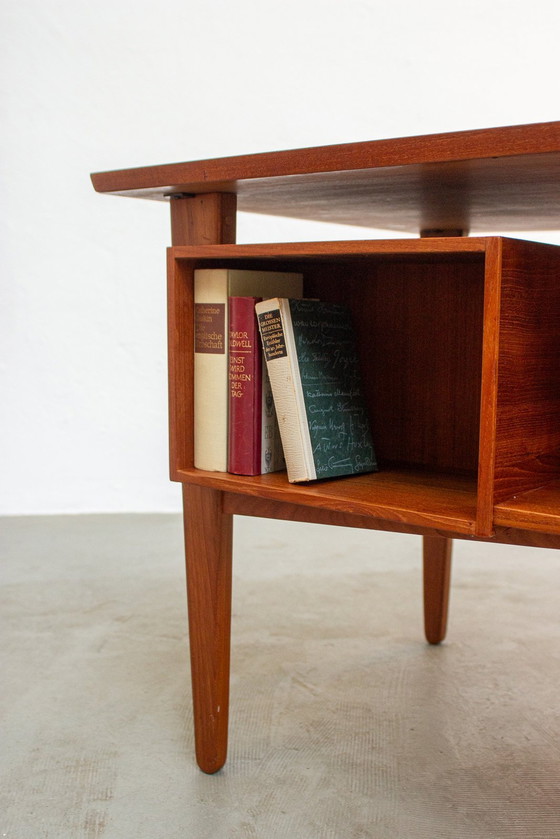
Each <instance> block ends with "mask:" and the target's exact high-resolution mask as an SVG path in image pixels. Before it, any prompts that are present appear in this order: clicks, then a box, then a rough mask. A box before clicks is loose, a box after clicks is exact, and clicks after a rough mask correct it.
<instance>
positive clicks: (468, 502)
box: [174, 468, 476, 535]
mask: <svg viewBox="0 0 560 839" xmlns="http://www.w3.org/2000/svg"><path fill="white" fill-rule="evenodd" d="M174 479H175V480H178V481H181V482H183V483H191V484H197V485H199V486H207V487H210V488H213V489H218V490H222V491H224V492H230V493H241V494H243V495H252V496H256V497H260V498H266V499H268V500H272V501H281V502H284V503H288V504H299V505H303V506H309V507H317V508H320V509H323V510H332V511H336V512H341V513H351V514H353V515H358V516H371V517H373V518H378V519H383V520H385V521H393V522H398V523H402V524H408V525H415V526H419V527H430V528H437V529H442V530H445V531H448V532H452V533H462V534H468V535H473V534H474V532H475V521H476V479H475V478H474V477H463V476H457V475H448V474H439V473H434V472H426V471H424V470H422V471H415V470H408V469H395V468H391V469H383V470H382V471H380V472H376V473H374V474H371V475H360V476H358V477H355V478H338V479H336V480H330V481H320V482H315V483H309V484H290V483H288V481H287V479H286V473H285V472H274V473H272V474H269V475H258V476H256V477H244V476H241V475H230V474H229V473H227V472H204V471H201V470H199V469H180V470H178V472H177V474H176V475H174Z"/></svg>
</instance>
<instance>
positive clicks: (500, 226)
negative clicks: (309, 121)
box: [92, 122, 560, 233]
mask: <svg viewBox="0 0 560 839" xmlns="http://www.w3.org/2000/svg"><path fill="white" fill-rule="evenodd" d="M92 182H93V185H94V188H95V189H96V190H97V191H98V192H109V193H115V194H118V195H129V196H134V197H140V198H151V199H166V198H169V196H170V195H173V194H174V193H175V194H176V193H187V194H199V193H205V192H233V193H236V194H237V197H238V209H239V210H241V211H244V212H251V213H264V214H267V215H277V216H288V217H293V218H302V219H312V220H316V221H328V222H337V223H341V224H352V225H359V226H363V227H376V228H381V229H383V228H384V229H394V230H400V231H405V232H411V233H417V232H418V231H419V230H420V229H425V228H435V229H453V228H459V229H464V230H470V231H472V232H480V233H484V232H497V231H504V232H514V231H516V230H523V231H528V230H558V229H560V122H549V123H537V124H533V125H516V126H507V127H503V128H490V129H482V130H475V131H460V132H454V133H450V134H432V135H425V136H419V137H406V138H399V139H394V140H376V141H370V142H361V143H347V144H343V145H335V146H320V147H317V148H309V149H296V150H291V151H277V152H267V153H264V154H252V155H243V156H237V157H228V158H216V159H212V160H199V161H193V162H190V163H172V164H165V165H161V166H148V167H143V168H137V169H123V170H117V171H113V172H100V173H96V174H93V175H92Z"/></svg>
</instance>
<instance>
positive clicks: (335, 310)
mask: <svg viewBox="0 0 560 839" xmlns="http://www.w3.org/2000/svg"><path fill="white" fill-rule="evenodd" d="M255 309H256V312H257V317H258V321H259V328H260V332H261V336H262V342H263V347H264V353H265V359H266V364H267V368H268V372H269V375H270V381H271V384H272V392H273V395H274V402H275V405H276V413H277V416H278V423H279V426H280V436H281V438H282V446H283V449H284V457H285V459H286V467H287V470H288V480H289V481H290V482H292V483H297V482H299V481H312V480H316V479H323V478H334V477H339V476H343V475H358V474H361V473H364V472H375V471H376V470H377V461H376V457H375V451H374V447H373V441H372V436H371V429H370V424H369V418H368V414H367V410H366V405H365V401H364V396H363V391H362V386H361V378H360V372H359V360H358V355H357V349H356V341H355V335H354V330H353V327H352V322H351V317H350V311H349V309H348V308H347V307H346V306H341V305H338V304H334V303H325V302H321V301H319V300H290V299H286V298H275V299H271V300H263V301H262V302H260V303H257V304H256V307H255Z"/></svg>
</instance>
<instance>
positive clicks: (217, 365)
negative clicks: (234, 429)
mask: <svg viewBox="0 0 560 839" xmlns="http://www.w3.org/2000/svg"><path fill="white" fill-rule="evenodd" d="M227 295H228V276H227V271H225V270H221V269H217V270H214V269H201V270H198V271H195V276H194V313H195V337H194V465H195V468H196V469H206V470H208V471H210V472H226V471H227V434H228V431H227V429H228V402H229V400H228V369H227V335H228V307H227Z"/></svg>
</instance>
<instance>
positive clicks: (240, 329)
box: [228, 297, 285, 475]
mask: <svg viewBox="0 0 560 839" xmlns="http://www.w3.org/2000/svg"><path fill="white" fill-rule="evenodd" d="M260 300H261V298H260V297H230V298H229V387H230V393H229V432H228V472H232V473H233V474H234V475H263V474H266V473H267V472H276V471H277V470H279V469H284V467H285V461H284V457H283V454H282V443H281V440H280V431H279V428H278V422H277V419H276V411H275V409H274V400H273V397H272V388H271V385H270V379H269V376H268V371H267V369H266V364H263V350H262V343H261V337H260V334H259V326H258V323H257V314H256V312H255V305H256V303H258V302H260Z"/></svg>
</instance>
